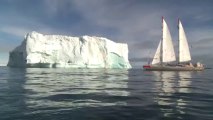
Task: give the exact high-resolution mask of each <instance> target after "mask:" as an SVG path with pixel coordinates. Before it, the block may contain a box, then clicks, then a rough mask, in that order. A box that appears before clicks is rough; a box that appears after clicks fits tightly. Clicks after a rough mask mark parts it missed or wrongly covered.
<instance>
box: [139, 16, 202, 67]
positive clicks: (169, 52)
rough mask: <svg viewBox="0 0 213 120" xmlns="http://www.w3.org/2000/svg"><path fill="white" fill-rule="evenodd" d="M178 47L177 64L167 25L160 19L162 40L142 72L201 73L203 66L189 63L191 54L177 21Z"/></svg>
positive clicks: (180, 24) (182, 30)
mask: <svg viewBox="0 0 213 120" xmlns="http://www.w3.org/2000/svg"><path fill="white" fill-rule="evenodd" d="M178 28H179V47H178V62H177V61H176V56H175V50H174V45H173V42H172V37H171V34H170V31H169V28H168V25H167V23H166V21H165V20H164V18H163V17H162V39H161V40H160V42H159V44H158V47H157V50H156V52H155V55H154V57H153V60H152V62H151V63H149V64H147V65H144V66H143V69H144V70H153V71H154V70H155V71H201V70H204V66H203V64H201V63H199V62H197V63H196V64H194V65H193V64H192V63H191V54H190V50H189V45H188V42H187V38H186V34H185V32H184V29H183V26H182V23H181V21H180V20H178Z"/></svg>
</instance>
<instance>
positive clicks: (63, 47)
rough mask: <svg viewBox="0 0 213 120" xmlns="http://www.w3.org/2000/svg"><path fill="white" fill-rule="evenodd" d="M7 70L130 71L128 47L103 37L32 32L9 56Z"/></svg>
mask: <svg viewBox="0 0 213 120" xmlns="http://www.w3.org/2000/svg"><path fill="white" fill-rule="evenodd" d="M8 66H9V67H56V68H57V67H69V68H131V65H130V63H129V60H128V45H127V44H124V43H115V42H113V41H111V40H109V39H106V38H102V37H90V36H82V37H69V36H61V35H43V34H40V33H37V32H31V33H29V34H27V35H26V37H25V39H24V41H23V42H22V44H21V45H20V46H18V47H16V48H15V49H14V50H13V51H11V52H10V55H9V62H8Z"/></svg>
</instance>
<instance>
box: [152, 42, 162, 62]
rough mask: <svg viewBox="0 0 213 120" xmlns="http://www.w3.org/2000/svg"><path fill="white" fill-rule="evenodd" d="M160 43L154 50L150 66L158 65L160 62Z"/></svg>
mask: <svg viewBox="0 0 213 120" xmlns="http://www.w3.org/2000/svg"><path fill="white" fill-rule="evenodd" d="M161 45H162V44H161V41H160V42H159V44H158V48H157V50H156V52H155V56H154V58H153V60H152V64H159V63H160V62H161V60H160V57H161V52H160V51H161Z"/></svg>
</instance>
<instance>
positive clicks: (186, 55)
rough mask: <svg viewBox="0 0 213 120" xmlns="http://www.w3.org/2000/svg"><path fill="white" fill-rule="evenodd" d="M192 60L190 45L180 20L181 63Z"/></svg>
mask: <svg viewBox="0 0 213 120" xmlns="http://www.w3.org/2000/svg"><path fill="white" fill-rule="evenodd" d="M190 60H191V55H190V51H189V45H188V42H187V38H186V34H185V32H184V29H183V26H182V24H181V22H180V20H179V62H188V61H190Z"/></svg>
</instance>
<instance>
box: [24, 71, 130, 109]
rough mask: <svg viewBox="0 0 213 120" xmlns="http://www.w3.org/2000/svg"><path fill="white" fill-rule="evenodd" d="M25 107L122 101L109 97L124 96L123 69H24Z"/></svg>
mask: <svg viewBox="0 0 213 120" xmlns="http://www.w3.org/2000/svg"><path fill="white" fill-rule="evenodd" d="M26 70H27V73H26V79H27V80H26V84H25V85H24V86H25V89H27V90H30V91H31V92H32V94H27V98H28V99H27V100H26V103H27V105H28V107H32V108H37V107H45V108H46V107H60V108H64V109H66V108H68V109H72V108H74V107H75V108H78V107H86V106H93V107H95V106H111V105H117V104H125V103H121V102H120V101H111V98H113V97H114V96H121V97H122V96H128V94H129V93H128V91H126V88H127V79H128V77H127V76H128V71H127V70H106V69H70V70H68V69H66V70H64V69H26Z"/></svg>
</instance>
